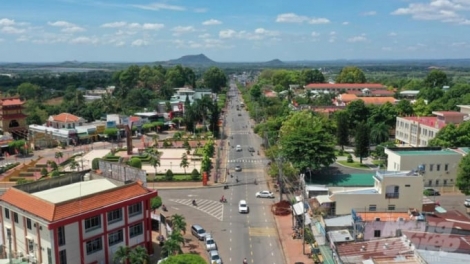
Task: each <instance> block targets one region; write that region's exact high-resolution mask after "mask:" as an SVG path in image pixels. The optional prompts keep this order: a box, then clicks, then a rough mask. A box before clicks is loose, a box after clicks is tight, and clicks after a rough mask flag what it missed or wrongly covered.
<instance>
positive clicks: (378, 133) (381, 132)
mask: <svg viewBox="0 0 470 264" xmlns="http://www.w3.org/2000/svg"><path fill="white" fill-rule="evenodd" d="M389 138H390V126H388V125H387V124H385V123H384V122H382V123H379V124H376V125H375V126H373V127H372V129H371V130H370V140H371V141H372V142H374V143H375V144H380V143H383V142H386V141H388V140H389Z"/></svg>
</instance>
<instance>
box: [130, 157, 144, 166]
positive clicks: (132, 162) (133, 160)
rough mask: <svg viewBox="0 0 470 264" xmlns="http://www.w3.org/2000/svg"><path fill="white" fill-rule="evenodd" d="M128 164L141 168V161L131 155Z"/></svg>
mask: <svg viewBox="0 0 470 264" xmlns="http://www.w3.org/2000/svg"><path fill="white" fill-rule="evenodd" d="M129 166H131V167H134V168H138V169H142V161H141V160H140V159H139V158H137V157H132V158H131V160H129Z"/></svg>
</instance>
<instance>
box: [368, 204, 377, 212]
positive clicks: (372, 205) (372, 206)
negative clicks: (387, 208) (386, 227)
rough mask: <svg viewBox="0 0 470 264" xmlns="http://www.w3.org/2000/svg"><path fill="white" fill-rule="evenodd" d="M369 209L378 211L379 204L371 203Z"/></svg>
mask: <svg viewBox="0 0 470 264" xmlns="http://www.w3.org/2000/svg"><path fill="white" fill-rule="evenodd" d="M369 211H377V205H375V204H371V205H369Z"/></svg>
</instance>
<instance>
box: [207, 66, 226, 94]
mask: <svg viewBox="0 0 470 264" xmlns="http://www.w3.org/2000/svg"><path fill="white" fill-rule="evenodd" d="M202 78H203V79H204V85H205V86H206V87H207V88H210V89H211V90H212V92H214V93H219V92H220V91H221V89H222V87H225V86H226V85H227V76H226V75H225V73H224V72H223V71H222V70H221V69H219V68H217V67H211V68H209V69H208V70H207V71H205V72H204V74H203V77H202Z"/></svg>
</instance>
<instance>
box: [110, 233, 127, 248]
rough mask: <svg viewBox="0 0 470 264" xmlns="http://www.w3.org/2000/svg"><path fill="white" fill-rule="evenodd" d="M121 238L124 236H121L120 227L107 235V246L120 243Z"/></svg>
mask: <svg viewBox="0 0 470 264" xmlns="http://www.w3.org/2000/svg"><path fill="white" fill-rule="evenodd" d="M123 239H124V236H123V232H122V229H119V230H118V231H115V232H112V233H110V234H109V236H108V243H109V246H113V245H116V244H117V243H121V242H122V241H123Z"/></svg>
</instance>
